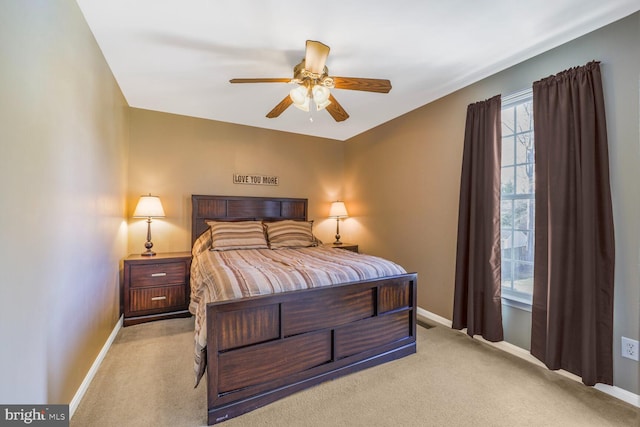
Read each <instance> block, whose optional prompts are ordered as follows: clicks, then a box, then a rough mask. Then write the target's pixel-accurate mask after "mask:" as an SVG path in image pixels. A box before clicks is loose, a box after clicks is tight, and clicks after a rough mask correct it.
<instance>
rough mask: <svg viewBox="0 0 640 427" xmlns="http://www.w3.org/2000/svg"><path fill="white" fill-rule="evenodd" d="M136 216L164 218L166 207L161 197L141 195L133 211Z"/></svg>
mask: <svg viewBox="0 0 640 427" xmlns="http://www.w3.org/2000/svg"><path fill="white" fill-rule="evenodd" d="M133 217H134V218H164V209H163V208H162V203H161V202H160V197H158V196H152V195H151V194H149V195H148V196H140V200H138V204H137V206H136V210H135V211H134V212H133Z"/></svg>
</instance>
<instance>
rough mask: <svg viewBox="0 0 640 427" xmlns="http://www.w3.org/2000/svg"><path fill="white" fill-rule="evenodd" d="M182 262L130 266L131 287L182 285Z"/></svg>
mask: <svg viewBox="0 0 640 427" xmlns="http://www.w3.org/2000/svg"><path fill="white" fill-rule="evenodd" d="M185 269H186V264H185V263H184V262H165V263H157V264H147V265H132V266H131V283H130V286H131V287H134V288H136V287H147V286H161V285H176V284H181V283H184V278H185V276H186V270H185Z"/></svg>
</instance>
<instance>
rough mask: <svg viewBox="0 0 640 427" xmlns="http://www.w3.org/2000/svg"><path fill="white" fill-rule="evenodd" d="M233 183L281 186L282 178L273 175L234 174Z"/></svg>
mask: <svg viewBox="0 0 640 427" xmlns="http://www.w3.org/2000/svg"><path fill="white" fill-rule="evenodd" d="M233 183H234V184H249V185H279V184H280V178H278V177H277V176H273V175H251V174H240V173H234V174H233Z"/></svg>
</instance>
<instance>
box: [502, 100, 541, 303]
mask: <svg viewBox="0 0 640 427" xmlns="http://www.w3.org/2000/svg"><path fill="white" fill-rule="evenodd" d="M533 165H534V138H533V95H532V91H531V89H529V90H526V91H523V92H520V93H517V94H515V95H512V96H509V97H505V98H503V100H502V163H501V181H500V244H501V253H502V280H501V282H502V296H503V298H506V299H507V300H513V301H517V302H520V303H525V304H531V299H532V295H533V251H534V246H533V245H534V215H535V200H534V199H535V181H534V171H533Z"/></svg>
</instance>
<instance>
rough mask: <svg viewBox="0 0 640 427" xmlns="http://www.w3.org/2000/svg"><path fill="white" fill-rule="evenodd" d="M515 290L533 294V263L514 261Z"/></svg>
mask: <svg viewBox="0 0 640 427" xmlns="http://www.w3.org/2000/svg"><path fill="white" fill-rule="evenodd" d="M513 267H514V268H513V276H514V277H513V290H515V291H517V292H522V293H526V294H533V264H531V263H523V262H514V263H513Z"/></svg>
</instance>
